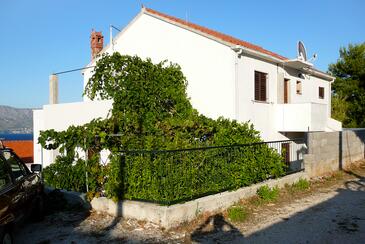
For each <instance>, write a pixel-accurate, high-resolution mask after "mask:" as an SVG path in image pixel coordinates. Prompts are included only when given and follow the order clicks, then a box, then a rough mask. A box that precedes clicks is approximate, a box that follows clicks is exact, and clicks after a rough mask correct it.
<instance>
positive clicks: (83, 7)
mask: <svg viewBox="0 0 365 244" xmlns="http://www.w3.org/2000/svg"><path fill="white" fill-rule="evenodd" d="M141 3H143V4H144V5H146V6H147V7H150V8H153V9H155V10H157V11H160V12H164V13H166V14H169V15H173V16H176V17H179V18H186V16H187V17H188V20H189V21H191V22H193V23H197V24H200V25H203V26H206V27H208V28H211V29H214V30H217V31H220V32H223V33H226V34H229V35H232V36H235V37H237V38H240V39H242V40H245V41H249V42H252V43H254V44H257V45H260V46H262V47H264V48H266V49H268V50H270V51H273V52H277V53H279V54H281V55H284V56H286V57H289V58H294V57H295V56H296V43H297V41H298V40H303V41H304V43H305V45H306V48H307V52H308V55H309V56H310V55H312V54H313V53H317V54H318V58H317V60H316V62H315V66H316V67H317V68H319V69H321V70H323V71H326V70H327V68H328V64H330V63H333V62H335V61H336V60H337V59H338V50H339V48H340V47H341V46H347V45H348V43H361V42H364V41H365V18H364V9H365V1H363V0H346V1H345V0H336V1H334V0H316V1H315V0H305V1H302V2H299V1H289V0H288V1H280V0H277V1H271V0H266V1H265V0H255V1H244V0H241V1H240V0H231V1H229V0H226V1H223V0H221V1H214V0H210V1H208V0H207V1H203V0H200V1H197V0H145V1H143V0H123V1H121V0H120V1H106V0H104V1H102V0H99V1H95V0H87V1H86V0H85V1H81V0H79V1H76V0H62V1H61V0H59V1H55V0H54V1H52V0H32V1H29V0H0V105H10V106H14V107H27V108H39V107H41V106H42V105H44V104H47V103H48V76H49V75H50V74H51V73H53V72H59V71H63V70H68V69H75V68H79V67H83V66H84V65H86V64H87V63H88V62H89V61H90V44H89V36H90V32H91V29H92V28H95V29H96V30H98V31H99V30H101V31H102V32H103V34H104V36H105V42H106V43H108V42H109V33H108V29H109V25H110V24H113V25H115V26H117V27H119V28H123V27H124V26H125V25H126V24H127V23H128V22H129V21H130V20H131V19H132V18H133V17H134V16H135V15H136V14H137V13H138V12H139V11H140V7H141ZM82 85H83V80H82V75H81V73H79V72H76V73H70V74H64V75H62V76H60V77H59V93H60V102H77V101H81V99H82V98H81V95H82Z"/></svg>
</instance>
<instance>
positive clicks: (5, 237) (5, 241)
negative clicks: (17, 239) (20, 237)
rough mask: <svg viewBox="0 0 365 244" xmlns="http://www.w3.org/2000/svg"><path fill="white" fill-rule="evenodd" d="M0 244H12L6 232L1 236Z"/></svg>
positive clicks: (8, 233)
mask: <svg viewBox="0 0 365 244" xmlns="http://www.w3.org/2000/svg"><path fill="white" fill-rule="evenodd" d="M0 244H13V237H12V236H11V233H10V232H9V231H7V230H5V231H4V233H3V234H2V235H1V239H0Z"/></svg>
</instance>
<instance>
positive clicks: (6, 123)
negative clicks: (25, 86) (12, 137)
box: [0, 105, 33, 133]
mask: <svg viewBox="0 0 365 244" xmlns="http://www.w3.org/2000/svg"><path fill="white" fill-rule="evenodd" d="M32 132H33V111H32V109H29V108H13V107H9V106H2V105H0V133H32Z"/></svg>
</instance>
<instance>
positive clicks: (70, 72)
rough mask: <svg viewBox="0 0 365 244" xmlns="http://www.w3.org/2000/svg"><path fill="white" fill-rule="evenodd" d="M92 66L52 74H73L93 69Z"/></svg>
mask: <svg viewBox="0 0 365 244" xmlns="http://www.w3.org/2000/svg"><path fill="white" fill-rule="evenodd" d="M94 67H95V65H94V66H89V67H84V68H78V69H70V70H65V71H61V72H57V73H53V75H60V74H65V73H71V72H75V71H79V70H84V69H90V68H94Z"/></svg>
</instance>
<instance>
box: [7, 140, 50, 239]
mask: <svg viewBox="0 0 365 244" xmlns="http://www.w3.org/2000/svg"><path fill="white" fill-rule="evenodd" d="M41 170H42V166H41V165H40V164H33V165H31V171H30V170H29V169H28V168H27V166H26V165H25V164H24V163H23V162H22V161H21V160H20V159H19V157H18V156H17V155H16V154H15V153H14V152H13V151H12V150H11V149H8V148H4V147H3V146H2V143H1V141H0V244H5V243H6V244H8V243H13V241H12V240H13V238H12V233H13V231H14V227H16V226H17V225H18V224H19V223H21V222H23V221H24V220H25V219H26V218H27V217H29V216H33V217H35V218H41V217H42V216H43V204H44V199H43V194H44V193H43V192H44V186H43V182H42V179H41V177H40V175H39V173H40V171H41Z"/></svg>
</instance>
